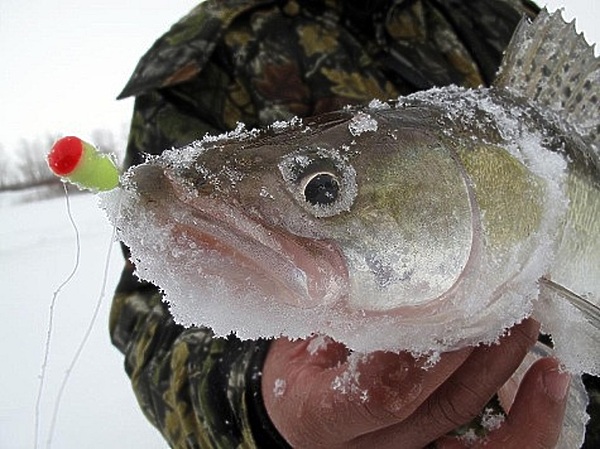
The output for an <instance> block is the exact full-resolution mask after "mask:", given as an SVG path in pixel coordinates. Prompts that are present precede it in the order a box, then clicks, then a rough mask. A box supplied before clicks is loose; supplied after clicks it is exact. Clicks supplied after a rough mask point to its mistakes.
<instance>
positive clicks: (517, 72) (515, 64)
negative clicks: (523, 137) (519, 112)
mask: <svg viewBox="0 0 600 449" xmlns="http://www.w3.org/2000/svg"><path fill="white" fill-rule="evenodd" d="M494 86H495V87H499V88H505V89H507V90H509V91H511V92H512V93H513V94H516V95H517V96H520V97H525V98H527V99H529V100H532V101H534V102H535V103H536V104H537V105H538V106H540V107H542V108H544V109H546V110H547V109H549V110H552V111H554V112H555V113H557V114H558V115H559V116H560V117H561V118H562V119H563V120H565V121H566V122H567V123H568V124H569V125H570V126H571V127H572V128H573V129H575V130H576V131H577V132H578V134H580V135H581V137H582V138H584V139H585V140H586V141H587V142H589V143H590V144H591V145H593V146H594V147H595V148H594V149H595V152H596V154H597V153H598V151H600V58H597V57H595V56H594V46H591V45H589V44H588V43H587V42H586V41H585V39H584V37H583V35H582V34H578V33H577V31H576V30H575V25H574V22H571V23H567V22H565V20H564V19H563V18H562V15H561V12H560V11H557V12H554V13H552V14H550V13H549V12H548V11H547V10H546V9H544V10H542V11H541V12H540V14H539V15H538V17H537V18H536V19H535V20H534V21H533V22H529V21H528V20H527V19H523V20H522V21H521V23H520V24H519V26H518V27H517V30H516V31H515V34H514V36H513V38H512V40H511V42H510V44H509V46H508V49H507V50H506V54H505V56H504V60H503V62H502V66H501V67H500V71H499V73H498V77H497V79H496V81H495V82H494Z"/></svg>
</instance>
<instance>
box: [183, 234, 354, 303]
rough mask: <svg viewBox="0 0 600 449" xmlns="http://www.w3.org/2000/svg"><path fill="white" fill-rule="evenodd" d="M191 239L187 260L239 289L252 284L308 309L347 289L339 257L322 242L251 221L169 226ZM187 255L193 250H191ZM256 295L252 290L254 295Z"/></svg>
mask: <svg viewBox="0 0 600 449" xmlns="http://www.w3.org/2000/svg"><path fill="white" fill-rule="evenodd" d="M172 232H173V233H174V234H175V240H177V239H178V238H180V236H185V239H186V240H188V241H191V242H193V246H194V248H195V250H194V251H195V252H196V254H197V255H196V256H195V257H190V262H191V263H193V264H196V265H197V271H198V272H199V273H201V274H202V275H205V276H209V277H210V276H217V277H218V278H221V279H222V280H223V281H225V282H227V283H230V284H231V285H233V286H235V287H234V288H235V289H236V290H238V291H240V292H242V291H243V290H244V289H251V290H253V291H255V292H257V293H258V296H259V297H263V298H264V299H265V300H267V301H275V302H277V303H282V304H286V305H288V306H293V307H294V308H300V309H310V308H313V307H317V306H320V305H324V304H328V303H332V302H336V301H338V300H340V298H341V297H343V296H345V295H346V294H347V271H346V267H345V264H344V262H343V259H342V257H341V256H340V254H339V253H338V252H337V250H336V249H335V247H334V246H333V245H331V244H329V243H327V242H321V241H314V240H311V239H306V238H303V237H297V236H293V235H288V234H284V233H282V232H280V231H277V230H272V229H269V228H267V227H265V226H263V225H262V224H258V223H255V225H254V226H253V227H252V232H251V233H246V232H244V230H243V229H240V228H235V227H232V226H231V225H230V224H228V223H218V224H217V225H214V224H207V226H206V227H203V226H197V225H194V226H191V225H189V224H187V225H185V224H181V223H178V224H176V225H175V226H174V228H173V231H172ZM190 256H192V255H191V254H190ZM255 297H256V295H255Z"/></svg>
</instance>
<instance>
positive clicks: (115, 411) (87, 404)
mask: <svg viewBox="0 0 600 449" xmlns="http://www.w3.org/2000/svg"><path fill="white" fill-rule="evenodd" d="M16 199H17V197H16V196H15V195H10V194H2V195H0V267H1V271H0V285H1V286H2V295H1V296H0V308H1V310H2V326H0V363H1V364H2V369H0V385H2V395H1V397H0V448H7V449H8V448H10V449H22V448H28V449H29V448H32V447H33V446H34V428H35V424H34V423H35V403H36V396H37V391H38V387H39V378H38V376H39V374H40V371H41V364H42V357H43V348H44V342H45V338H46V333H47V325H48V318H49V307H50V303H51V299H52V294H53V291H54V290H55V289H56V288H57V287H58V286H59V285H60V283H61V282H62V281H63V280H64V279H65V278H66V277H67V276H68V274H69V273H70V272H71V270H72V268H73V266H74V262H75V256H76V245H75V242H76V239H75V234H74V231H73V229H72V227H71V225H70V223H69V220H68V216H67V213H66V203H65V199H64V197H59V198H54V199H48V200H40V201H35V202H28V203H16V202H15V200H16ZM71 204H72V210H73V216H74V219H75V221H76V223H77V226H78V227H79V231H80V234H81V261H80V265H79V268H78V270H77V272H76V274H75V277H74V278H73V279H72V281H71V282H70V283H69V284H68V285H67V286H66V287H65V288H64V290H63V291H62V293H61V294H60V295H59V296H58V299H57V302H56V307H55V314H54V318H55V319H54V332H53V334H52V341H51V351H50V356H49V360H48V365H47V366H48V367H47V376H46V383H45V388H44V391H43V396H42V402H41V414H40V430H41V432H40V442H39V447H46V441H47V438H48V429H49V427H50V422H51V417H52V413H53V409H54V406H55V403H56V395H57V393H58V389H59V385H60V383H61V382H62V379H63V377H64V374H65V371H66V369H67V367H68V366H69V364H70V363H71V360H72V358H73V355H74V353H75V351H76V349H77V347H78V346H79V344H80V342H81V339H82V338H83V336H84V334H85V331H86V328H87V326H88V323H89V321H90V319H91V317H92V314H93V311H94V308H95V304H96V302H97V300H98V298H99V296H100V292H101V290H102V281H103V271H104V267H105V264H106V254H107V251H108V248H109V245H110V240H111V233H112V230H111V228H110V226H109V225H108V224H107V221H106V220H105V218H104V215H103V212H102V211H101V210H100V209H99V208H98V207H97V206H96V198H95V197H94V196H93V195H89V194H86V195H72V196H71ZM121 266H122V257H121V253H120V248H119V246H118V245H117V244H114V245H113V252H112V257H111V260H110V265H109V274H108V283H107V286H106V295H105V297H104V299H103V302H102V306H101V309H100V314H99V316H98V320H97V322H96V324H95V325H94V328H93V331H92V333H91V335H90V339H89V340H88V344H87V346H86V347H85V349H84V351H83V353H82V355H81V358H80V360H79V363H78V365H76V366H75V369H74V370H73V371H72V374H71V376H70V381H69V383H68V384H67V387H66V389H65V392H64V395H63V399H62V403H61V407H60V413H59V415H58V420H57V424H56V430H55V433H54V438H53V440H52V447H53V448H60V449H75V448H77V449H80V448H86V449H96V448H97V449H100V448H102V449H106V448H111V449H120V448H128V449H129V448H148V449H154V448H166V444H165V443H164V441H163V440H162V438H161V436H160V434H159V433H158V432H157V431H156V430H155V429H154V428H153V427H152V426H151V425H150V424H149V423H148V422H147V421H146V419H145V418H144V416H143V415H142V412H141V411H140V409H139V408H138V406H137V403H136V400H135V397H134V395H133V392H132V390H131V388H130V386H129V380H128V377H127V375H126V374H125V371H124V369H123V357H122V356H121V354H120V353H119V352H118V351H117V350H116V349H115V348H114V347H113V346H112V345H111V343H110V340H109V335H108V330H107V329H108V313H109V309H110V302H111V298H112V292H113V291H114V288H115V285H116V282H117V280H118V278H119V273H120V269H121Z"/></svg>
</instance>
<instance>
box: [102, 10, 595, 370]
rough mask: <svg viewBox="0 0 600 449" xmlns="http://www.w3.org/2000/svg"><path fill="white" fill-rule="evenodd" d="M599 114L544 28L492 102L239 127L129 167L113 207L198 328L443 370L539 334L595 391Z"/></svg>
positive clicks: (452, 92) (446, 102) (562, 47)
mask: <svg viewBox="0 0 600 449" xmlns="http://www.w3.org/2000/svg"><path fill="white" fill-rule="evenodd" d="M599 97H600V62H599V60H598V59H597V58H595V57H594V52H593V49H592V48H590V47H589V46H588V45H587V44H586V42H585V40H584V39H583V37H582V36H580V35H578V34H577V33H576V32H575V28H574V26H573V25H572V24H566V23H565V22H564V21H563V19H562V18H561V16H560V13H555V14H549V13H547V12H546V11H544V12H542V13H541V14H540V15H539V17H538V18H537V19H536V20H535V21H534V22H533V23H532V24H531V23H527V22H523V23H522V24H521V25H520V26H519V28H518V30H517V32H516V33H515V37H514V38H513V41H512V43H511V45H510V46H509V48H508V50H507V54H506V56H505V59H504V62H503V65H502V67H501V69H500V73H499V76H498V78H497V81H496V83H495V84H494V85H493V86H492V87H491V88H480V89H463V88H458V87H444V88H436V89H432V90H429V91H425V92H420V93H417V94H414V95H411V96H408V97H402V98H399V99H398V100H397V101H394V102H390V103H382V102H380V101H374V102H372V103H371V104H370V105H369V106H368V107H364V108H347V109H345V110H342V111H338V112H334V113H330V114H326V115H323V116H319V117H315V118H308V119H304V120H300V119H294V120H292V121H290V122H286V123H283V122H278V123H276V124H274V125H273V126H271V127H269V128H268V129H264V130H251V131H250V130H246V129H244V128H243V127H242V126H240V127H238V129H237V130H235V131H232V132H230V133H227V134H224V135H221V136H217V137H214V136H213V137H206V138H204V139H203V140H201V141H197V142H194V143H193V144H191V145H189V146H187V147H184V148H179V149H172V150H168V151H165V152H164V153H163V154H162V155H161V156H158V157H149V158H148V160H147V161H146V162H145V163H143V164H141V165H138V166H135V167H132V168H131V169H130V170H129V171H128V172H127V173H126V174H125V175H124V176H123V177H122V181H121V186H120V187H119V188H118V189H115V190H113V191H111V192H108V193H103V194H102V197H103V207H105V208H106V209H107V212H108V214H109V218H110V220H111V221H112V222H113V223H114V224H115V226H116V227H117V230H118V237H119V238H120V239H121V240H123V241H124V242H125V243H126V244H127V245H128V246H129V247H130V248H131V254H132V260H133V261H134V262H135V265H136V267H137V274H138V276H139V277H140V278H142V279H145V280H148V281H150V282H152V283H154V284H156V285H158V286H160V288H161V289H162V290H163V291H164V294H165V296H164V297H165V301H167V302H168V303H169V305H170V309H171V312H172V314H173V315H174V317H175V319H176V320H177V321H178V322H180V323H182V324H183V325H185V326H192V325H204V326H210V327H211V328H212V329H213V330H214V331H215V333H216V334H217V335H227V334H230V333H232V332H233V333H235V334H237V335H238V336H239V337H241V338H259V337H277V336H281V335H283V336H288V337H290V338H303V337H307V336H310V335H312V334H322V335H328V336H330V337H332V338H334V339H336V340H338V341H340V342H343V343H344V344H346V345H347V346H348V347H349V348H350V349H353V350H355V351H359V352H367V351H372V350H392V351H399V350H408V351H411V352H413V353H415V354H420V355H422V354H425V355H433V356H435V354H437V353H439V352H442V351H449V350H454V349H457V348H461V347H464V346H468V345H477V344H481V343H486V344H489V343H493V342H495V341H497V339H498V338H499V336H501V335H502V334H504V333H505V332H506V331H507V329H508V328H510V327H511V326H513V325H514V324H515V323H518V322H520V321H521V320H523V319H524V318H525V317H528V316H533V317H535V318H536V319H538V320H539V321H540V322H541V323H542V325H543V329H544V330H545V331H546V332H548V333H550V334H551V335H552V338H553V340H554V343H555V347H556V351H557V355H558V356H559V357H560V358H561V360H562V361H563V362H564V364H565V366H566V367H567V368H568V369H569V370H571V371H572V372H575V373H580V372H589V373H593V374H596V375H598V374H600V352H599V351H597V347H598V343H599V342H600V330H599V326H598V324H599V321H598V320H599V319H598V317H599V316H600V314H599V312H598V304H599V303H600V142H599V137H598V136H599V134H600V120H599V110H598V98H599ZM117 205H118V207H117Z"/></svg>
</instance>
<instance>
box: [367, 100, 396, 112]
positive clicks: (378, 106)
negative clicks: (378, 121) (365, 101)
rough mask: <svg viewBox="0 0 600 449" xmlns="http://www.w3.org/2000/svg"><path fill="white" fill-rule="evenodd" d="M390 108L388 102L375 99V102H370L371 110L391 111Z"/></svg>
mask: <svg viewBox="0 0 600 449" xmlns="http://www.w3.org/2000/svg"><path fill="white" fill-rule="evenodd" d="M390 108H391V106H390V104H389V103H388V102H385V101H381V100H378V99H377V98H374V99H373V100H371V101H370V102H369V109H373V110H382V109H390Z"/></svg>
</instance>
